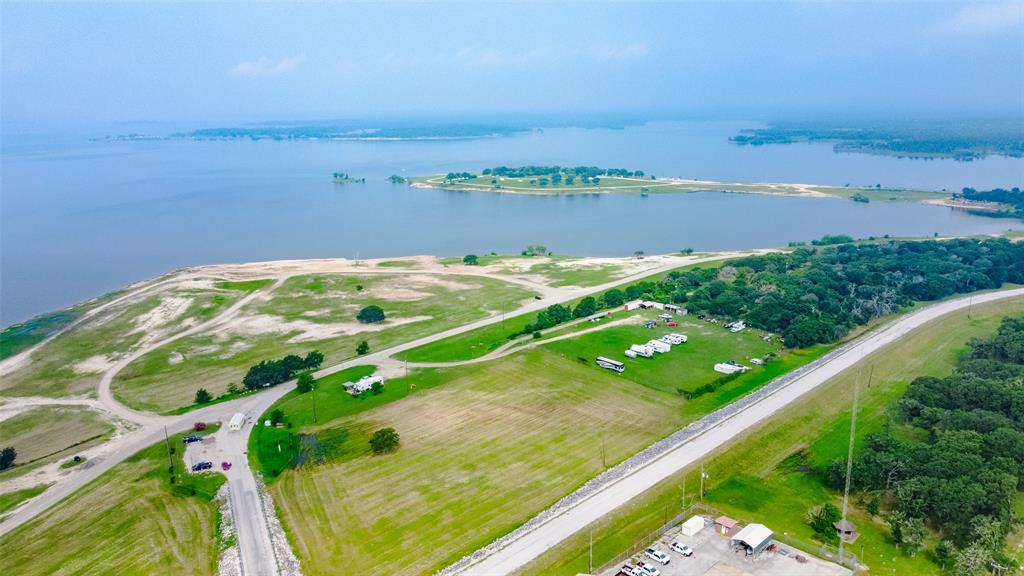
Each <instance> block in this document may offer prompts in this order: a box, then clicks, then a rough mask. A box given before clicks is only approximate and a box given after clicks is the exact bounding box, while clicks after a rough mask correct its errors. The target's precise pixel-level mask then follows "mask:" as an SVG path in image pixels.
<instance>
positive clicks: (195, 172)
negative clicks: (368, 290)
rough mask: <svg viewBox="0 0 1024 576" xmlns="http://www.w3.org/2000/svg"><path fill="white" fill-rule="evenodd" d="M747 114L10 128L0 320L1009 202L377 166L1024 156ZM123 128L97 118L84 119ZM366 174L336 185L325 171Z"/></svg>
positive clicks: (901, 224) (685, 172) (820, 231)
mask: <svg viewBox="0 0 1024 576" xmlns="http://www.w3.org/2000/svg"><path fill="white" fill-rule="evenodd" d="M751 125H752V123H750V122H679V123H657V124H648V125H644V126H637V127H630V128H626V129H621V130H613V129H549V130H544V131H535V132H531V133H528V134H523V135H517V136H506V137H498V138H487V139H479V140H458V141H419V142H410V141H406V142H336V141H335V142H326V141H302V142H274V141H259V142H252V141H235V142H190V141H175V140H166V141H139V142H90V141H89V140H88V137H87V136H88V135H85V136H83V135H75V136H52V135H51V136H40V135H19V134H13V133H5V134H4V138H3V154H2V204H0V209H2V214H0V223H2V231H0V242H2V245H0V248H2V262H0V323H2V324H3V325H4V326H6V325H9V324H11V323H14V322H18V321H21V320H24V319H27V318H29V317H31V316H33V315H35V314H39V313H42V312H46V311H49V310H54V309H57V308H60V307H63V306H67V305H70V304H73V303H75V302H78V301H81V300H85V299H87V298H90V297H94V296H98V295H100V294H102V293H104V292H107V291H110V290H114V289H117V288H119V287H121V286H124V285H125V284H128V283H130V282H133V281H136V280H140V279H143V278H146V277H150V276H154V275H157V274H160V273H163V272H167V271H169V270H172V269H174V268H178V267H181V266H191V265H199V264H210V263H218V262H244V261H253V260H272V259H279V258H321V257H345V258H355V257H360V258H373V257H386V256H399V255H412V254H437V255H460V256H461V255H463V254H466V253H470V252H474V253H489V252H492V251H494V252H498V253H518V252H519V251H520V250H521V249H522V248H523V247H524V246H526V245H527V244H544V245H546V246H548V247H549V248H550V249H552V250H554V251H555V252H556V253H559V254H573V255H587V256H591V255H601V256H607V255H611V256H614V255H618V256H623V255H629V254H632V253H633V252H634V251H635V250H643V251H645V252H646V253H648V254H654V253H662V252H672V251H676V250H679V249H682V248H687V247H689V248H693V249H695V250H722V249H735V248H756V247H770V246H779V245H785V244H786V243H787V242H789V241H792V240H810V239H813V238H818V237H820V236H822V235H824V234H849V235H851V236H854V237H864V236H869V235H876V236H879V235H883V234H892V235H897V236H922V235H931V234H933V233H938V234H984V233H995V232H1001V231H1004V230H1007V229H1017V230H1019V229H1022V228H1024V223H1022V222H1021V221H1020V220H1013V219H995V218H987V217H983V216H976V215H971V214H967V213H964V212H962V211H956V210H951V209H948V208H942V207H936V206H926V205H921V204H909V203H882V202H872V203H870V204H858V203H855V202H850V201H848V200H838V199H813V198H781V197H768V196H757V195H739V194H724V193H716V192H708V193H697V194H665V195H652V196H650V197H647V198H641V197H639V196H615V195H586V196H562V197H540V196H517V195H509V194H490V193H465V192H447V191H440V190H421V189H412V188H408V187H407V186H405V185H392V184H390V183H388V182H386V181H385V179H386V178H387V176H389V175H391V174H405V175H423V174H433V173H438V172H448V171H462V170H479V169H482V168H485V167H490V166H495V165H502V164H504V165H508V166H517V165H522V164H561V165H578V164H587V165H596V166H602V167H621V168H628V169H640V170H645V171H646V172H647V173H648V174H655V175H657V176H679V177H686V178H702V179H709V180H738V181H762V182H763V181H773V182H808V183H821V184H836V185H843V184H847V183H849V184H852V185H874V184H876V183H881V184H882V186H891V187H916V188H929V189H950V190H958V189H960V188H962V187H964V186H973V187H976V188H991V187H997V186H1002V187H1010V186H1019V185H1021V184H1022V182H1024V160H1020V159H1016V160H1015V159H1008V158H996V157H992V158H987V159H984V160H980V161H975V162H954V161H952V160H928V161H925V160H907V159H902V160H901V159H896V158H890V157H883V156H870V155H862V154H835V153H833V152H832V149H831V145H827V144H826V145H823V144H814V145H810V144H793V145H779V146H763V147H756V148H755V147H739V146H735V145H732V144H730V143H729V142H728V137H729V136H731V135H733V134H735V133H736V131H737V130H739V129H740V128H744V127H749V126H751ZM117 132H126V130H113V129H112V130H109V131H99V132H96V133H94V134H91V135H94V136H95V135H104V134H108V133H117ZM335 171H344V172H348V173H349V174H352V175H353V176H355V177H365V178H366V179H367V182H366V183H365V184H350V185H345V186H338V185H335V184H334V183H333V182H332V181H331V177H330V175H331V173H332V172H335Z"/></svg>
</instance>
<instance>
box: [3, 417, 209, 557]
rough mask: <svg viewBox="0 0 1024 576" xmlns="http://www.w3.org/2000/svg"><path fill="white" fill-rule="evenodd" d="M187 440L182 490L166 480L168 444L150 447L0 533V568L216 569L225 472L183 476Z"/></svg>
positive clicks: (179, 465) (179, 469)
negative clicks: (219, 497)
mask: <svg viewBox="0 0 1024 576" xmlns="http://www.w3.org/2000/svg"><path fill="white" fill-rule="evenodd" d="M181 437H182V435H178V436H175V437H173V438H172V439H171V441H172V445H173V446H177V447H179V448H178V450H177V455H176V458H175V468H176V474H177V475H178V477H179V478H181V479H182V481H180V482H179V483H178V487H179V489H178V490H177V491H172V489H171V486H170V484H169V483H168V475H167V453H166V451H165V448H164V445H163V443H159V444H157V445H154V446H151V447H149V448H146V449H145V450H142V451H141V452H139V453H138V454H136V455H134V456H132V457H131V458H129V459H128V460H126V461H124V462H122V463H121V464H118V465H117V466H115V467H114V468H113V469H111V470H110V471H108V472H107V473H105V474H104V475H103V476H101V477H100V478H98V479H97V480H95V481H93V482H91V483H90V484H88V485H87V486H86V487H85V488H83V489H82V490H79V491H78V492H75V493H74V494H73V495H71V496H70V497H69V498H67V499H65V500H63V501H62V502H60V503H59V504H57V505H56V506H54V507H53V508H50V509H49V510H48V511H46V512H45V513H44V514H42V515H40V516H39V517H37V518H36V519H34V520H32V521H31V522H29V523H27V524H25V525H23V526H20V527H19V528H17V529H16V530H14V531H13V532H11V533H9V534H6V535H4V536H3V537H2V538H0V549H3V550H4V554H3V556H2V560H0V571H2V572H3V573H4V574H5V575H7V576H18V575H36V574H38V575H47V576H49V575H54V574H139V575H147V576H148V575H151V574H178V575H184V574H197V575H198V574H211V573H214V572H216V568H217V554H218V550H217V538H216V536H215V524H216V514H217V506H216V504H215V503H214V502H211V498H212V496H213V494H214V493H216V490H217V488H218V487H219V486H220V484H221V483H223V481H224V480H223V476H220V475H219V474H204V475H201V476H192V475H189V474H185V473H184V471H183V462H182V460H181V455H182V454H184V450H183V449H181V448H180V446H181V445H182V444H181V440H180V438H181ZM193 487H194V488H195V489H196V495H195V496H192V495H190V494H191V488H193Z"/></svg>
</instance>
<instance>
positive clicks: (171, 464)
mask: <svg viewBox="0 0 1024 576" xmlns="http://www.w3.org/2000/svg"><path fill="white" fill-rule="evenodd" d="M164 445H165V446H167V464H168V468H167V470H169V471H170V472H171V474H172V475H173V474H174V458H172V457H171V439H170V438H168V437H167V426H164Z"/></svg>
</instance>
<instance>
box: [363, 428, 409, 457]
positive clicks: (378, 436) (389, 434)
mask: <svg viewBox="0 0 1024 576" xmlns="http://www.w3.org/2000/svg"><path fill="white" fill-rule="evenodd" d="M400 440H401V439H400V438H399V436H398V432H396V431H395V429H394V428H381V429H380V430H377V431H376V432H374V433H373V436H372V437H370V448H371V449H372V450H373V453H374V454H384V453H386V452H394V451H395V450H397V449H398V443H399V442H400Z"/></svg>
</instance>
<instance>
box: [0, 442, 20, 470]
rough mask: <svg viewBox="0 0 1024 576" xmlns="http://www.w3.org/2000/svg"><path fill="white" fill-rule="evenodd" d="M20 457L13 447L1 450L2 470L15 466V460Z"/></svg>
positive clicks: (0, 464)
mask: <svg viewBox="0 0 1024 576" xmlns="http://www.w3.org/2000/svg"><path fill="white" fill-rule="evenodd" d="M17 457H18V451H17V450H15V449H14V447H13V446H7V447H6V448H4V449H3V450H0V470H7V469H8V468H10V467H11V466H14V460H15V459H16V458H17Z"/></svg>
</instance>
